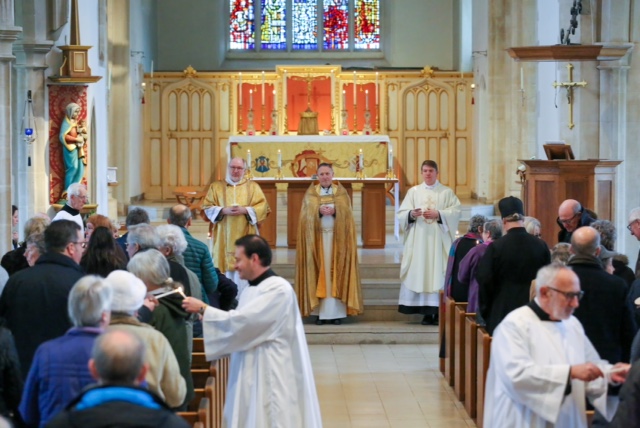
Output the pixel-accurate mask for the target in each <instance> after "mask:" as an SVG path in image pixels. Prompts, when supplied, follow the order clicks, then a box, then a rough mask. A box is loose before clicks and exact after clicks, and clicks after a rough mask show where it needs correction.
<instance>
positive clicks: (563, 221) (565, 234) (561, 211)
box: [556, 199, 596, 243]
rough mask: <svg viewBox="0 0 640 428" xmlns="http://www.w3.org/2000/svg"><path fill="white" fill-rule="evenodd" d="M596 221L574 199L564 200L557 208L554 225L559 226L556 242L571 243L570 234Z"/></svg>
mask: <svg viewBox="0 0 640 428" xmlns="http://www.w3.org/2000/svg"><path fill="white" fill-rule="evenodd" d="M594 221H596V218H595V217H594V216H592V215H591V213H590V212H589V211H588V210H586V209H585V208H583V207H582V205H581V204H580V202H578V201H576V200H575V199H566V200H564V201H562V203H561V204H560V206H559V207H558V218H557V219H556V223H558V226H560V231H559V232H558V242H567V243H570V242H571V234H572V233H573V232H574V231H575V230H576V229H579V228H581V227H583V226H589V225H590V224H591V223H593V222H594Z"/></svg>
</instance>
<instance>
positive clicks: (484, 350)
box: [476, 327, 491, 428]
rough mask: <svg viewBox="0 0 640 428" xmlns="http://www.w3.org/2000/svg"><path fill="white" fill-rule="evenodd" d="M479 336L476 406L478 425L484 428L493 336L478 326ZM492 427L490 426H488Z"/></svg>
mask: <svg viewBox="0 0 640 428" xmlns="http://www.w3.org/2000/svg"><path fill="white" fill-rule="evenodd" d="M476 335H477V336H476V337H477V339H476V340H477V354H476V362H477V366H476V370H477V384H476V391H477V403H478V404H477V407H476V409H477V410H476V417H477V418H476V420H477V422H476V425H477V426H478V428H482V426H483V425H482V422H483V421H482V418H483V416H484V388H485V384H486V380H487V371H488V370H489V357H490V355H491V336H489V333H487V331H486V330H485V329H484V328H482V327H478V329H477V332H476ZM487 428H490V427H487Z"/></svg>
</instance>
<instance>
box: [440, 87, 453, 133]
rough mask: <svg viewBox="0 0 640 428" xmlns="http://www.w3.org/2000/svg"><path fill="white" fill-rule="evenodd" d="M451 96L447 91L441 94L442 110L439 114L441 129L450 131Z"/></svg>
mask: <svg viewBox="0 0 640 428" xmlns="http://www.w3.org/2000/svg"><path fill="white" fill-rule="evenodd" d="M449 102H450V100H449V94H448V93H447V92H446V91H442V92H440V108H439V109H438V113H439V114H440V120H439V123H440V129H441V130H447V129H449V107H450V106H449Z"/></svg>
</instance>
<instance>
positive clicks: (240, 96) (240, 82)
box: [238, 72, 242, 105]
mask: <svg viewBox="0 0 640 428" xmlns="http://www.w3.org/2000/svg"><path fill="white" fill-rule="evenodd" d="M238 100H239V101H240V105H242V72H240V79H239V82H238Z"/></svg>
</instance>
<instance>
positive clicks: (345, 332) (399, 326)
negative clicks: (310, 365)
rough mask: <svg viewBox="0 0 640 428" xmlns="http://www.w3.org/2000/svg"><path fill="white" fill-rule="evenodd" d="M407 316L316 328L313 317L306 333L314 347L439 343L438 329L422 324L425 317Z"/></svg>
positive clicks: (354, 320) (361, 319)
mask: <svg viewBox="0 0 640 428" xmlns="http://www.w3.org/2000/svg"><path fill="white" fill-rule="evenodd" d="M365 313H366V312H365ZM404 317H405V318H404V319H402V320H399V321H369V320H367V319H365V318H364V317H350V318H347V319H346V320H343V321H342V325H333V324H324V325H316V324H315V317H309V318H305V319H304V330H305V335H306V337H307V343H309V344H310V345H343V344H353V345H356V344H358V345H365V344H389V345H393V344H437V343H438V331H439V330H438V326H431V325H428V326H424V325H421V324H420V321H421V320H422V317H421V316H413V318H410V317H407V316H406V315H405V316H404Z"/></svg>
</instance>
